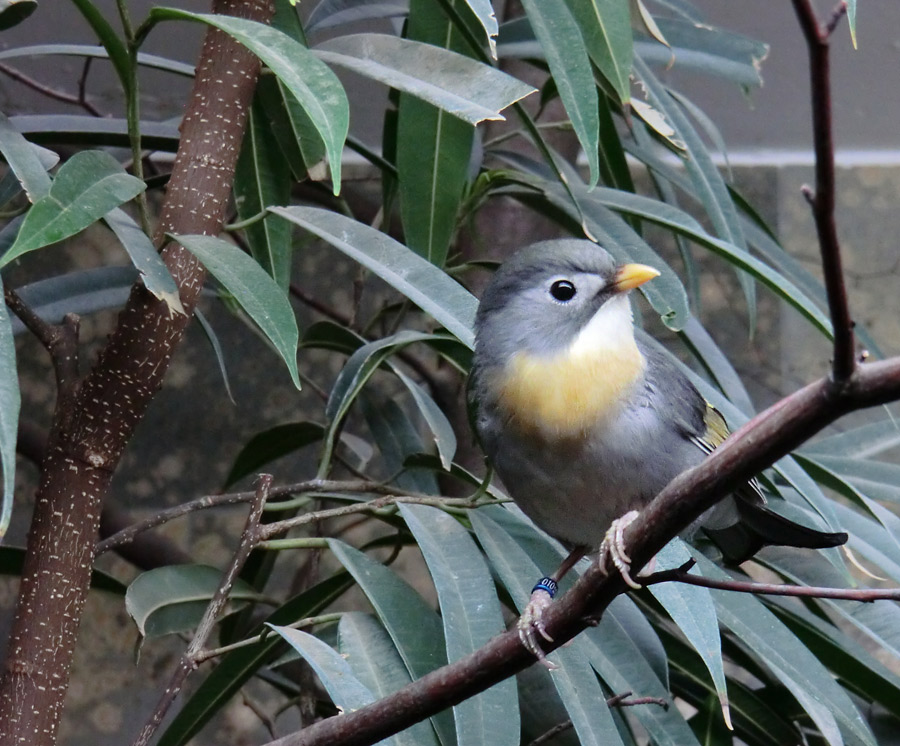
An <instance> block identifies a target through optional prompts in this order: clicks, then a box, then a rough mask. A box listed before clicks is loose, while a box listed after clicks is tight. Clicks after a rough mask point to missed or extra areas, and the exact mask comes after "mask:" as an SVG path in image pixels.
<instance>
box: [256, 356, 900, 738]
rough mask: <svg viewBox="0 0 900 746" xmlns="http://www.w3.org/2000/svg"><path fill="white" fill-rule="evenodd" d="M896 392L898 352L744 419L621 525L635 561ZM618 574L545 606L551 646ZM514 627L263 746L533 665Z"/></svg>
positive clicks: (445, 699)
mask: <svg viewBox="0 0 900 746" xmlns="http://www.w3.org/2000/svg"><path fill="white" fill-rule="evenodd" d="M897 398H900V357H896V358H891V359H890V360H885V361H881V362H877V363H867V364H864V365H860V366H859V367H858V368H857V369H856V371H855V372H854V373H853V375H852V376H851V377H850V379H849V380H848V381H847V382H846V383H845V384H844V385H838V384H836V383H835V382H834V381H832V380H831V379H830V378H823V379H820V380H818V381H815V382H814V383H811V384H809V385H808V386H806V387H805V388H803V389H800V390H799V391H797V392H796V393H794V394H792V395H791V396H788V397H786V398H785V399H782V400H781V401H780V402H777V403H776V404H775V405H773V406H772V407H770V408H769V409H767V410H766V411H764V412H762V413H761V414H759V415H757V416H756V417H754V418H753V419H752V420H750V421H749V422H748V423H746V424H745V425H744V426H743V427H742V428H740V429H739V430H738V431H737V432H735V433H734V435H732V436H731V437H730V438H729V439H728V440H727V441H725V443H723V444H722V445H721V446H719V447H718V448H717V449H716V450H715V451H713V453H712V454H710V455H709V456H708V457H707V459H706V460H705V461H703V462H702V463H701V464H700V465H698V466H696V467H694V468H693V469H690V470H688V471H686V472H684V473H683V474H681V475H679V476H678V477H676V478H675V479H674V480H672V482H670V483H669V485H668V486H667V487H666V488H665V489H664V490H663V491H662V492H661V493H660V494H659V495H658V496H657V497H656V498H655V499H654V500H653V502H652V503H650V505H649V506H648V507H647V508H645V509H644V510H643V511H641V514H640V516H639V518H638V519H637V520H635V522H634V523H632V524H631V525H630V526H629V527H628V529H627V530H626V532H625V543H626V546H627V547H628V551H629V554H630V555H631V557H632V560H633V567H634V568H635V569H637V568H640V567H642V566H643V565H645V564H646V563H647V562H648V561H649V560H650V558H651V557H653V556H654V555H655V554H656V553H657V552H659V550H661V549H662V548H663V546H665V544H666V543H668V541H669V540H670V539H671V538H672V537H673V536H675V535H677V534H678V533H679V532H680V531H682V530H684V529H685V528H686V527H687V526H688V525H689V524H690V523H692V522H693V521H694V520H695V519H696V518H698V517H699V516H700V515H701V514H702V513H703V512H704V511H705V510H707V509H708V508H710V507H711V506H712V505H714V504H715V503H716V502H717V501H718V500H720V499H722V498H723V497H725V496H726V495H728V494H729V493H731V492H732V491H734V489H736V488H737V487H738V486H740V485H741V484H744V483H745V482H746V481H747V480H748V479H750V478H751V477H752V476H753V475H755V474H756V473H758V472H759V471H760V470H762V469H764V468H766V467H767V466H769V465H770V464H772V463H774V462H775V461H777V460H778V459H780V458H782V457H783V456H785V455H787V454H788V453H790V451H791V450H793V449H794V448H796V447H797V446H798V445H799V444H800V443H802V442H804V441H805V440H808V439H809V438H810V437H812V436H813V435H814V434H815V433H817V432H818V431H819V430H821V429H822V428H824V427H825V426H826V425H828V424H830V423H832V422H834V421H835V420H837V419H838V418H840V417H841V416H843V415H844V414H846V413H847V412H850V411H853V410H855V409H862V408H864V407H870V406H874V405H876V404H883V403H885V402H888V401H893V400H896V399H897ZM626 590H627V588H626V586H625V582H624V581H623V580H622V577H621V576H620V575H619V574H618V573H612V574H610V575H606V574H605V572H604V571H603V570H602V569H601V568H600V567H599V566H598V565H597V564H596V563H594V564H593V565H591V567H590V568H588V570H587V571H586V572H585V573H584V575H582V577H581V578H580V579H579V580H578V582H577V583H576V584H575V586H574V587H573V588H572V589H571V590H570V591H569V592H568V593H566V594H565V595H564V596H562V597H561V598H560V599H559V600H558V601H557V602H555V603H554V604H553V605H552V606H550V607H549V608H548V609H547V610H546V612H545V614H544V621H545V623H546V628H547V632H548V633H549V635H550V636H551V637H552V638H553V642H549V641H546V640H544V639H543V638H538V642H539V643H540V645H541V647H542V648H543V649H544V651H545V652H548V653H549V652H551V651H552V650H555V649H556V648H557V647H559V646H560V645H562V644H564V643H565V642H566V641H568V640H570V639H572V637H574V636H575V635H576V634H578V633H579V632H581V631H582V630H583V629H584V628H585V627H586V626H588V625H589V624H591V623H592V621H593V620H594V619H596V618H597V616H599V615H600V614H602V613H603V610H604V609H605V608H606V607H607V606H608V605H609V603H610V602H611V601H612V600H613V599H614V598H615V597H616V596H618V595H619V594H620V593H623V592H625V591H626ZM534 660H535V659H534V657H533V656H532V655H531V654H530V653H528V652H527V651H526V650H525V648H524V647H523V646H522V645H521V643H520V642H519V638H518V633H517V631H516V630H511V631H508V632H505V633H504V634H502V635H499V636H497V637H495V638H494V639H493V640H491V641H490V642H488V643H487V644H486V645H484V646H483V647H481V648H480V649H479V650H476V651H475V652H474V653H472V654H470V655H468V656H466V657H464V658H462V659H460V660H458V661H456V662H455V663H452V664H450V665H448V666H444V667H443V668H440V669H438V670H436V671H432V672H431V673H429V674H427V675H426V676H423V677H422V678H421V679H419V680H417V681H415V682H413V683H411V684H408V685H407V686H405V687H404V688H402V689H400V690H399V691H397V692H395V693H394V694H392V695H390V696H388V697H385V698H383V699H381V700H379V701H377V702H374V703H372V704H371V705H368V706H366V707H363V708H360V709H359V710H355V711H353V712H349V713H344V714H342V715H340V716H339V717H332V718H328V719H326V720H322V721H321V722H319V723H316V724H314V725H312V726H310V727H308V728H306V729H305V730H302V731H299V732H297V733H293V734H290V735H288V736H285V737H283V738H280V739H278V740H275V741H271V742H270V743H269V744H268V745H267V746H320V745H323V744H328V745H329V746H365V745H366V744H372V743H376V742H377V741H380V740H382V739H384V738H387V737H388V736H390V735H392V734H393V733H397V732H398V731H400V730H403V729H404V728H408V727H409V726H410V725H413V724H414V723H416V722H418V721H420V720H423V719H424V718H426V717H429V716H431V715H434V714H435V713H437V712H440V711H441V710H443V709H445V708H447V707H450V706H452V705H455V704H458V703H459V702H461V701H463V700H464V699H467V698H468V697H471V696H473V695H475V694H477V693H478V692H481V691H484V690H485V689H487V688H489V687H491V686H493V685H494V684H496V683H497V682H499V681H502V680H503V679H505V678H507V677H509V676H512V675H514V674H515V673H518V672H519V671H521V670H522V669H524V668H526V667H527V666H529V665H531V664H532V663H534Z"/></svg>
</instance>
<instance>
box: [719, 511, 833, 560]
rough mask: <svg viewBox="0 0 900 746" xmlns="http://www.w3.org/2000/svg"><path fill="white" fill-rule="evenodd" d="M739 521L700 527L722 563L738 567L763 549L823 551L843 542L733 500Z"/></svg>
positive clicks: (826, 532) (830, 533)
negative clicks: (715, 526) (722, 558)
mask: <svg viewBox="0 0 900 746" xmlns="http://www.w3.org/2000/svg"><path fill="white" fill-rule="evenodd" d="M734 502H735V506H736V507H737V512H738V515H739V520H738V521H737V522H736V523H733V524H731V525H730V526H725V527H721V528H709V527H707V526H704V527H703V531H704V533H705V534H706V535H707V536H709V538H710V539H711V540H712V541H713V543H714V544H715V545H716V546H717V547H718V548H719V550H720V551H721V552H722V555H723V557H724V558H725V561H726V562H727V563H729V564H735V565H739V564H740V563H741V562H744V561H745V560H748V559H750V557H752V556H753V555H754V554H756V553H757V552H758V551H759V550H760V549H762V548H763V547H765V546H770V545H775V546H786V547H802V548H805V549H827V548H829V547H837V546H840V545H842V544H845V543H846V542H847V538H848V537H847V534H846V533H844V532H843V531H838V532H828V531H818V530H816V529H814V528H809V527H807V526H803V525H801V524H799V523H796V522H794V521H792V520H790V519H789V518H785V517H784V516H783V515H780V514H778V513H776V512H775V511H774V510H771V509H770V508H767V507H766V506H765V505H760V504H759V503H755V502H749V501H746V500H741V499H736V500H735V501H734Z"/></svg>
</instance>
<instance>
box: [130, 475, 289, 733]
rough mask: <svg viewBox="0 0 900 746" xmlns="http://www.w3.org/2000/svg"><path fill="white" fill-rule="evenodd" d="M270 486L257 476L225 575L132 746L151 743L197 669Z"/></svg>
mask: <svg viewBox="0 0 900 746" xmlns="http://www.w3.org/2000/svg"><path fill="white" fill-rule="evenodd" d="M271 485H272V475H271V474H261V475H260V477H259V486H258V487H257V488H256V492H255V493H254V497H253V503H252V504H251V506H250V512H249V514H248V515H247V522H246V523H245V524H244V530H243V531H242V532H241V538H240V541H239V543H238V547H237V549H236V550H235V553H234V556H233V557H232V558H231V563H230V564H229V566H228V569H227V570H226V571H225V574H224V575H223V576H222V581H221V583H219V587H218V588H217V589H216V592H215V593H214V594H213V597H212V598H211V599H210V601H209V604H208V605H207V607H206V612H205V613H204V614H203V618H202V619H201V620H200V623H199V624H198V625H197V631H196V632H195V633H194V638H193V639H192V640H191V644H190V645H188V648H187V650H185V652H184V655H183V656H181V660H180V661H179V662H178V667H177V668H176V669H175V672H174V673H173V674H172V679H171V681H170V682H169V685H168V686H167V687H166V690H165V691H164V692H163V694H162V697H160V700H159V702H158V704H157V705H156V709H155V710H154V711H153V714H152V715H151V716H150V719H149V720H148V721H147V723H146V724H145V725H144V727H143V728H142V729H141V732H140V733H139V734H138V737H137V738H136V739H135V740H134V746H147V744H148V743H150V739H151V738H152V737H153V734H154V733H155V732H156V729H157V728H159V725H160V723H162V721H163V718H164V717H165V716H166V713H167V712H168V711H169V707H171V706H172V703H173V702H174V701H175V699H176V698H177V697H178V694H179V693H180V692H181V688H182V687H183V686H184V682H185V681H186V680H187V677H188V676H189V675H190V673H191V671H193V670H195V669H196V668H197V664H198V662H199V660H200V659H199V658H198V655H199V654H200V653H201V652H202V651H203V648H204V646H205V645H206V641H207V640H208V639H209V636H210V634H211V633H212V630H213V626H214V625H215V623H216V621H217V620H218V618H219V615H220V614H221V613H222V610H223V609H224V608H225V604H226V603H228V594H229V593H231V587H232V586H233V585H234V581H235V579H236V578H237V576H238V573H239V572H240V571H241V568H242V567H243V566H244V563H245V562H246V561H247V557H249V556H250V552H252V551H253V549H254V547H256V545H257V544H258V543H259V533H258V532H259V519H260V517H261V516H262V512H263V507H264V506H265V504H266V498H267V497H268V494H269V487H270V486H271Z"/></svg>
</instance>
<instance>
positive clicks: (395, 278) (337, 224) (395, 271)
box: [271, 207, 478, 349]
mask: <svg viewBox="0 0 900 746" xmlns="http://www.w3.org/2000/svg"><path fill="white" fill-rule="evenodd" d="M271 212H273V213H275V214H276V215H280V216H281V217H283V218H285V219H286V220H290V221H291V222H292V223H296V224H297V225H299V226H301V227H302V228H305V229H306V230H308V231H310V232H311V233H314V234H316V235H317V236H319V237H320V238H322V239H324V240H325V241H327V242H328V243H330V244H331V245H332V246H334V247H335V248H337V249H340V251H342V252H343V253H344V254H346V255H347V256H349V257H350V258H351V259H353V260H354V261H356V262H359V263H360V264H361V265H363V266H364V267H366V268H367V269H369V270H370V271H372V272H374V273H375V274H376V275H378V276H379V277H380V278H381V279H382V280H384V281H385V282H386V283H387V284H388V285H390V286H391V287H393V288H394V289H395V290H397V291H399V292H400V293H402V294H403V295H405V296H406V297H407V298H409V299H410V300H411V301H412V302H413V303H415V304H416V305H417V306H419V308H421V309H422V310H423V311H425V312H426V313H429V314H431V316H432V317H433V318H434V319H435V321H437V322H438V323H439V324H443V326H444V327H445V328H446V329H447V331H449V332H450V333H451V334H453V335H454V336H455V337H456V338H457V339H459V341H460V342H462V343H463V344H464V345H465V346H466V347H469V348H470V349H471V348H472V347H473V346H474V344H475V335H474V332H473V331H472V325H473V324H474V322H475V310H476V308H477V307H478V301H477V300H476V299H475V297H474V296H473V295H472V294H471V293H469V291H468V290H466V289H465V288H464V287H463V286H462V285H460V284H459V283H457V282H456V281H455V280H453V279H452V278H450V277H449V276H448V275H447V274H445V273H444V272H442V271H441V270H440V269H438V268H437V267H435V266H434V265H433V264H431V263H430V262H428V261H426V260H425V259H423V258H422V257H420V256H418V255H417V254H416V253H415V252H413V251H411V250H410V249H408V248H407V247H406V246H404V245H403V244H401V243H398V242H397V241H395V240H394V239H392V238H390V237H389V236H386V235H385V234H384V233H381V232H380V231H377V230H375V229H374V228H370V227H369V226H367V225H365V224H363V223H359V222H357V221H355V220H352V219H351V218H347V217H344V216H343V215H338V214H337V213H334V212H330V211H329V210H322V209H320V208H316V207H277V208H273V209H272V210H271Z"/></svg>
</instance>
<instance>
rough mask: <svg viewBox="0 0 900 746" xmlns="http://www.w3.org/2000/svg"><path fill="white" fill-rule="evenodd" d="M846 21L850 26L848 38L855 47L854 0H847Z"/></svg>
mask: <svg viewBox="0 0 900 746" xmlns="http://www.w3.org/2000/svg"><path fill="white" fill-rule="evenodd" d="M847 21H848V24H849V26H850V40H851V41H852V42H853V48H854V49H856V0H847Z"/></svg>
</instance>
